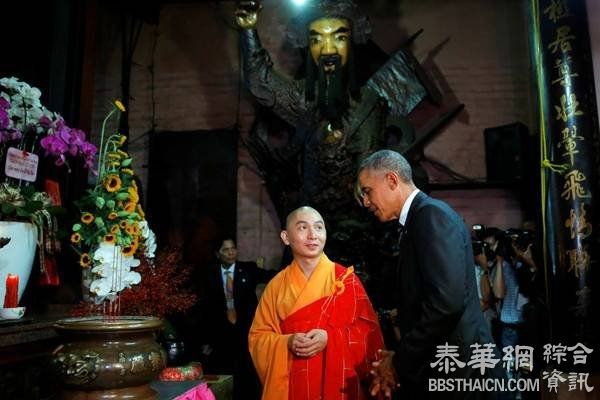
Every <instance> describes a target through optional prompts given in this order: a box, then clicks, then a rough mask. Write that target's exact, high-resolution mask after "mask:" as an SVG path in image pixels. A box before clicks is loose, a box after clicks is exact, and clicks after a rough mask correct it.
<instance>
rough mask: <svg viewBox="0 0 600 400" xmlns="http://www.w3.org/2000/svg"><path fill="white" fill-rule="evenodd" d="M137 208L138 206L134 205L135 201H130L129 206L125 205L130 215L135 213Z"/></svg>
mask: <svg viewBox="0 0 600 400" xmlns="http://www.w3.org/2000/svg"><path fill="white" fill-rule="evenodd" d="M136 206H137V204H136V203H134V202H133V201H130V202H128V203H127V204H125V211H127V212H128V213H132V212H134V211H135V207H136Z"/></svg>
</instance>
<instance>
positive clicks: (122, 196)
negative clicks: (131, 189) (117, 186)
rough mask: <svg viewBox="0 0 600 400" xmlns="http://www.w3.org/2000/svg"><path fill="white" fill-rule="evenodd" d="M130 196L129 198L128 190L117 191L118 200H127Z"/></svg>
mask: <svg viewBox="0 0 600 400" xmlns="http://www.w3.org/2000/svg"><path fill="white" fill-rule="evenodd" d="M128 198H129V193H127V192H119V193H117V200H127V199H128Z"/></svg>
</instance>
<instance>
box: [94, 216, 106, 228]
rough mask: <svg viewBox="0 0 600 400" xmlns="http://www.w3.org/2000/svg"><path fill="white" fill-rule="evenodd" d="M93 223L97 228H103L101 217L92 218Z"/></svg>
mask: <svg viewBox="0 0 600 400" xmlns="http://www.w3.org/2000/svg"><path fill="white" fill-rule="evenodd" d="M94 223H95V224H96V226H97V227H98V228H103V227H104V220H102V218H100V217H98V218H96V219H95V220H94Z"/></svg>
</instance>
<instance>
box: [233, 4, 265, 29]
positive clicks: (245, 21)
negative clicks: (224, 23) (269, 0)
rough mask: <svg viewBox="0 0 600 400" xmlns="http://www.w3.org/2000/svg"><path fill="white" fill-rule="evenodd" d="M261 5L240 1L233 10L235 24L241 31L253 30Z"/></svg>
mask: <svg viewBox="0 0 600 400" xmlns="http://www.w3.org/2000/svg"><path fill="white" fill-rule="evenodd" d="M260 10H262V5H261V4H260V3H259V2H258V1H241V2H239V3H238V4H237V8H236V10H235V22H236V24H237V26H239V27H240V28H242V29H254V28H256V23H257V22H258V13H260Z"/></svg>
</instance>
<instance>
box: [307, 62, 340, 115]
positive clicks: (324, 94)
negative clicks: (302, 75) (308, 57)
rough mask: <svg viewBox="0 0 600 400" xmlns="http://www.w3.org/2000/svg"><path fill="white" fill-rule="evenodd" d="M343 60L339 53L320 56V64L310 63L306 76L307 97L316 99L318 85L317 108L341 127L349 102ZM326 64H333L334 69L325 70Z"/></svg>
mask: <svg viewBox="0 0 600 400" xmlns="http://www.w3.org/2000/svg"><path fill="white" fill-rule="evenodd" d="M341 61H342V60H341V57H340V56H338V55H332V56H322V57H319V65H318V66H317V65H315V64H314V63H310V64H312V66H311V67H309V68H308V73H307V77H306V80H307V82H306V87H307V99H308V100H314V98H315V87H316V89H317V90H316V101H317V108H318V110H319V112H320V114H321V116H322V117H324V118H326V119H327V120H329V121H330V122H331V123H332V124H333V125H335V126H336V127H340V124H341V118H342V116H343V114H344V112H345V111H346V110H347V109H348V102H349V98H348V91H347V89H348V80H347V73H346V68H345V67H343V66H342V63H341ZM325 65H333V66H334V70H333V71H325ZM315 75H316V85H315Z"/></svg>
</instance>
